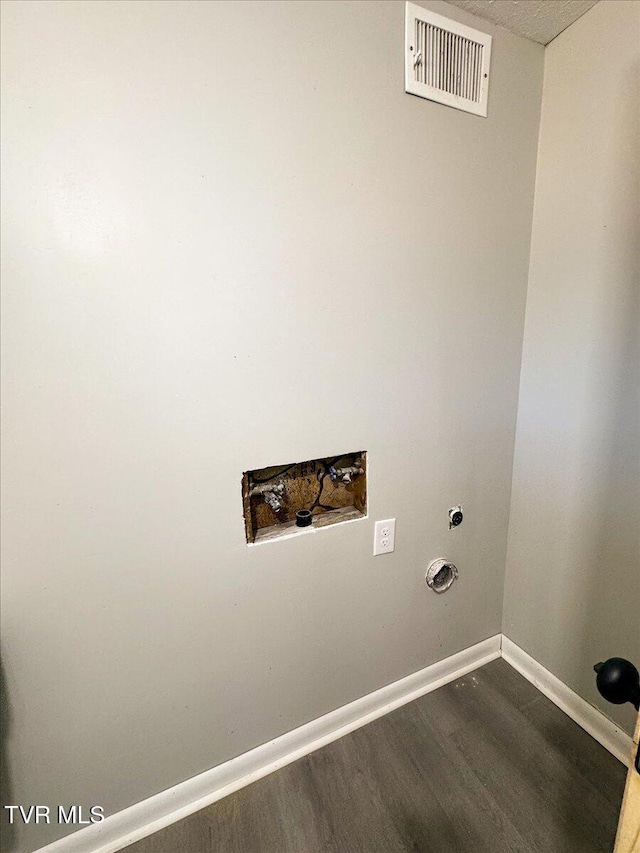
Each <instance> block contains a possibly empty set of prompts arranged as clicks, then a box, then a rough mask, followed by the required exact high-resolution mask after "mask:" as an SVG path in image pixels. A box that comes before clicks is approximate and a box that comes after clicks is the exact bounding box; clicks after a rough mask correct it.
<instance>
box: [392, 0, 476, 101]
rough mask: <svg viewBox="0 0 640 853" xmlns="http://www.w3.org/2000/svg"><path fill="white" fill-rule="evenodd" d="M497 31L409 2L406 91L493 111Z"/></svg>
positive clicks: (406, 41) (406, 39) (423, 96)
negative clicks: (494, 34) (492, 66)
mask: <svg viewBox="0 0 640 853" xmlns="http://www.w3.org/2000/svg"><path fill="white" fill-rule="evenodd" d="M490 62H491V36H489V35H487V34H486V33H481V32H480V31H479V30H474V29H472V28H471V27H465V26H464V25H463V24H459V23H458V22H457V21H451V20H449V18H444V17H443V16H442V15H437V14H436V13H435V12H430V11H429V10H428V9H423V8H422V6H416V5H415V3H407V4H406V20H405V91H406V92H409V93H410V94H411V95H418V96H419V97H421V98H428V99H429V100H431V101H438V103H441V104H446V105H447V106H449V107H455V108H456V109H458V110H464V111H465V112H469V113H474V114H475V115H479V116H486V115H487V99H488V98H487V96H488V92H489V66H490Z"/></svg>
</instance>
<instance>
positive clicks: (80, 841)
mask: <svg viewBox="0 0 640 853" xmlns="http://www.w3.org/2000/svg"><path fill="white" fill-rule="evenodd" d="M500 641H501V635H500V634H496V635H495V636H494V637H490V638H489V639H488V640H483V642H481V643H477V644H476V645H475V646H471V647H470V648H468V649H464V651H461V652H458V653H457V654H455V655H451V656H450V657H448V658H445V659H444V660H441V661H438V663H434V664H432V665H431V666H428V667H426V668H425V669H422V670H420V671H419V672H415V673H412V674H411V675H408V676H407V677H406V678H402V679H400V681H395V682H394V683H393V684H389V685H387V686H386V687H382V688H381V689H380V690H376V691H374V692H373V693H369V694H368V695H367V696H363V697H362V698H361V699H356V700H355V702H351V703H349V704H348V705H344V706H343V707H341V708H337V709H336V710H335V711H331V712H329V713H328V714H325V715H324V716H323V717H319V718H318V719H317V720H312V721H311V722H310V723H307V724H306V725H304V726H300V728H298V729H294V730H293V731H291V732H287V734H284V735H282V736H281V737H278V738H276V739H275V740H272V741H269V742H268V743H265V744H263V745H262V746H258V747H256V748H255V749H252V750H250V751H249V752H245V753H244V754H243V755H240V756H238V757H237V758H232V759H231V760H230V761H225V762H224V764H220V765H218V767H214V768H213V769H211V770H207V771H205V772H204V773H200V774H199V775H198V776H194V777H193V778H191V779H187V780H186V781H185V782H181V783H180V784H178V785H175V786H174V787H173V788H169V789H167V790H166V791H162V792H161V793H159V794H156V795H155V796H153V797H149V799H147V800H142V802H140V803H136V804H135V805H133V806H130V807H129V808H127V809H124V810H123V811H120V812H117V813H116V814H114V815H110V816H108V817H106V818H105V819H104V820H103V821H101V822H100V823H95V824H93V825H92V826H88V827H87V828H86V829H81V830H79V831H77V832H74V833H72V834H71V835H67V836H65V837H64V838H61V839H59V840H58V841H54V842H53V843H52V844H48V845H47V846H46V847H41V848H40V850H39V851H38V853H116V851H117V850H122V849H123V848H124V847H126V846H127V845H129V844H133V843H134V842H136V841H139V840H140V839H141V838H145V837H146V836H147V835H151V834H152V833H154V832H157V831H158V830H160V829H163V828H164V827H165V826H169V824H172V823H175V822H176V821H178V820H182V818H185V817H188V816H189V815H190V814H193V813H194V812H197V811H199V810H200V809H203V808H205V806H209V805H211V803H215V802H216V801H217V800H221V799H222V798H223V797H226V796H227V795H228V794H232V793H233V792H234V791H237V790H238V789H239V788H243V787H244V786H245V785H249V784H250V783H251V782H255V781H256V780H257V779H261V778H262V777H263V776H267V775H268V774H269V773H273V772H274V770H278V769H279V768H280V767H284V766H285V765H287V764H290V763H291V762H292V761H296V760H297V759H298V758H302V757H303V756H305V755H308V754H309V753H311V752H313V751H314V750H316V749H319V748H320V747H321V746H325V744H328V743H331V741H334V740H337V739H338V738H341V737H343V736H344V735H346V734H348V733H349V732H352V731H354V729H357V728H360V727H361V726H364V725H366V724H367V723H370V722H372V721H373V720H375V719H377V718H378V717H382V716H384V715H385V714H388V713H389V712H390V711H393V710H394V709H395V708H399V707H400V706H401V705H405V704H406V703H407V702H411V701H412V700H414V699H417V698H418V697H420V696H424V695H425V694H426V693H430V692H431V691H432V690H437V689H438V687H442V686H443V685H444V684H448V683H449V682H450V681H454V680H455V679H456V678H460V677H461V676H463V675H465V674H466V673H468V672H471V671H472V670H474V669H477V668H478V667H480V666H484V664H486V663H489V661H492V660H495V659H496V658H498V657H500Z"/></svg>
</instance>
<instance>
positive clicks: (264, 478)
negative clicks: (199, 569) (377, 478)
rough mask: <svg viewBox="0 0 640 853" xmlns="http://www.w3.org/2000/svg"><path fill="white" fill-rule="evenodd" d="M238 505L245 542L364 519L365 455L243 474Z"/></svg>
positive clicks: (363, 453)
mask: <svg viewBox="0 0 640 853" xmlns="http://www.w3.org/2000/svg"><path fill="white" fill-rule="evenodd" d="M242 502H243V507H244V525H245V533H246V537H247V542H248V543H255V542H265V541H268V540H270V539H278V538H279V537H281V536H286V535H287V534H291V533H295V532H297V531H299V530H313V529H314V528H317V527H326V526H328V525H330V524H337V523H338V522H340V521H352V520H354V519H356V518H364V517H365V516H366V514H367V454H366V452H365V451H364V450H359V451H357V452H355V453H343V454H342V455H341V456H328V457H327V458H325V459H311V460H309V461H308V462H294V463H292V464H290V465H271V466H270V467H268V468H259V469H256V470H255V471H245V473H244V474H243V475H242Z"/></svg>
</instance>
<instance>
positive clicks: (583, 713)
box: [502, 634, 632, 766]
mask: <svg viewBox="0 0 640 853" xmlns="http://www.w3.org/2000/svg"><path fill="white" fill-rule="evenodd" d="M502 657H503V658H504V659H505V660H506V661H507V663H509V664H511V666H512V667H513V668H514V669H517V670H518V672H519V673H520V674H521V675H524V677H525V678H526V679H527V680H528V681H530V682H531V683H532V684H533V685H534V686H535V687H537V688H538V690H539V691H540V692H541V693H544V695H545V696H546V697H547V698H548V699H551V701H552V702H553V703H554V704H555V705H557V706H558V708H560V710H561V711H564V712H565V714H567V715H568V716H569V717H571V719H572V720H573V721H574V722H575V723H577V724H578V725H579V726H581V727H582V728H583V729H584V730H585V731H586V732H588V733H589V734H590V735H591V737H593V738H595V739H596V740H597V741H598V743H599V744H601V745H602V746H604V748H605V749H608V750H609V752H610V753H611V754H612V755H615V757H616V758H617V759H618V760H619V761H621V762H622V763H623V764H624V765H626V766H628V765H629V759H630V757H631V744H632V740H631V737H630V736H629V735H628V734H626V732H623V731H622V729H620V728H619V727H618V726H616V724H615V723H614V722H612V721H611V720H610V719H609V718H608V717H606V716H605V715H604V714H603V713H602V711H600V710H599V709H598V708H596V707H594V706H593V705H590V704H589V703H588V702H587V701H585V700H584V699H583V698H582V697H581V696H578V694H577V693H574V691H573V690H572V689H571V688H570V687H567V685H566V684H564V683H563V682H562V681H560V679H559V678H557V677H556V676H555V675H553V673H551V672H549V670H548V669H545V668H544V667H543V666H542V664H539V663H538V661H537V660H535V659H534V658H532V657H531V655H528V654H527V653H526V652H525V651H523V650H522V649H521V648H520V646H517V645H516V644H515V643H514V642H512V641H511V640H510V639H509V638H508V637H505V636H504V634H503V635H502ZM594 677H595V676H594Z"/></svg>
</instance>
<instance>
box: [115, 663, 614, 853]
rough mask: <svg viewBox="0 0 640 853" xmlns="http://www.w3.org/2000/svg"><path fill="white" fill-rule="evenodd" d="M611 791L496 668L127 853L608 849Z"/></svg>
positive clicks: (535, 697) (586, 754)
mask: <svg viewBox="0 0 640 853" xmlns="http://www.w3.org/2000/svg"><path fill="white" fill-rule="evenodd" d="M624 781H625V769H624V767H623V766H622V764H620V762H618V761H617V760H616V759H615V758H613V756H611V755H610V754H609V753H608V752H607V751H606V750H605V749H603V748H602V747H601V746H600V745H599V744H597V743H596V742H595V741H594V740H593V739H592V738H591V737H589V735H587V734H586V733H585V732H584V731H583V730H582V729H581V728H579V726H577V725H576V724H575V723H573V722H572V721H571V720H570V719H569V718H568V717H567V716H565V714H563V713H562V711H560V710H558V708H556V707H555V706H554V705H553V704H552V703H551V702H550V701H549V700H548V699H546V698H545V697H544V696H542V695H541V694H540V693H539V692H538V691H537V690H536V689H535V688H534V687H533V686H532V685H531V684H529V682H527V681H526V680H525V679H524V678H522V676H520V675H519V674H518V673H517V672H515V670H513V669H512V668H511V667H510V666H509V665H508V664H507V663H505V662H504V661H503V660H496V661H493V663H490V664H488V665H487V666H484V667H482V669H478V670H476V671H475V672H472V673H470V674H469V675H466V676H464V677H463V678H460V679H458V681H454V682H452V683H451V684H449V685H447V686H446V687H442V688H440V689H439V690H437V691H435V692H434V693H430V694H429V695H427V696H424V697H422V698H421V699H417V700H416V701H415V702H411V703H410V704H409V705H405V706H404V707H402V708H399V709H398V710H397V711H394V712H392V713H391V714H389V715H387V716H386V717H382V718H381V719H379V720H376V721H375V722H373V723H371V724H370V725H368V726H365V727H364V728H361V729H358V730H357V731H355V732H353V733H352V734H350V735H347V736H346V737H343V738H342V739H341V740H338V741H336V742H334V743H332V744H329V745H328V746H326V747H324V748H323V749H320V750H318V751H317V752H314V753H313V754H311V755H309V756H307V757H306V758H303V759H301V760H300V761H297V762H296V763H295V764H291V765H289V766H288V767H285V768H283V769H282V770H279V771H277V772H276V773H274V774H272V775H271V776H267V777H266V778H264V779H261V780H260V781H258V782H255V783H254V784H253V785H250V786H249V787H247V788H244V789H242V790H241V791H238V792H237V793H235V794H232V795H231V796H229V797H227V798H226V799H224V800H221V801H220V802H218V803H215V804H214V805H212V806H210V807H209V808H206V809H203V810H202V811H200V812H198V813H196V814H194V815H192V816H191V817H189V818H186V819H185V820H183V821H181V822H180V823H176V824H174V825H173V826H170V827H167V828H166V829H164V830H162V831H161V832H158V833H156V834H155V835H152V836H149V837H148V838H145V839H143V840H142V841H140V842H138V843H137V844H134V845H132V846H131V847H128V848H127V853H320V851H322V853H401V851H414V852H415V851H424V853H426V852H427V851H429V853H453V851H456V853H459V851H464V852H465V853H467V851H468V853H507V851H510V852H511V851H513V853H533V851H536V853H591V851H593V853H595V851H602V853H611V851H612V850H613V842H614V836H615V830H616V823H617V817H618V810H619V808H620V802H621V800H622V791H623V787H624Z"/></svg>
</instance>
